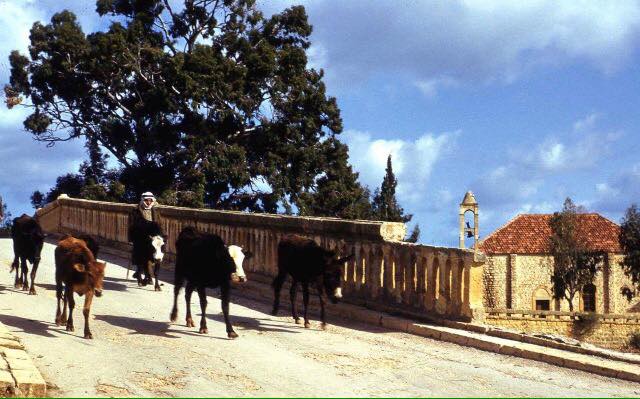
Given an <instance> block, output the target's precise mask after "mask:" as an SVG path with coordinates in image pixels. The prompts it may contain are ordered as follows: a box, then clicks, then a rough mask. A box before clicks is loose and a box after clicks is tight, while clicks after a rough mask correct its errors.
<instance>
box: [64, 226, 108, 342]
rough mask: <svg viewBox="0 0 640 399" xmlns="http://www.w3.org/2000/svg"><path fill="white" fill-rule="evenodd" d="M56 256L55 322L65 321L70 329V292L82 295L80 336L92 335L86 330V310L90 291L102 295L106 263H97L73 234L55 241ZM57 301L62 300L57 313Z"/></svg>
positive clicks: (71, 305)
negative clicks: (81, 332)
mask: <svg viewBox="0 0 640 399" xmlns="http://www.w3.org/2000/svg"><path fill="white" fill-rule="evenodd" d="M55 259H56V295H57V298H58V308H57V310H56V325H58V326H61V325H63V324H65V323H66V325H67V331H74V328H73V308H74V306H75V301H74V299H73V293H74V292H75V293H77V294H78V295H80V296H82V295H85V298H84V307H83V309H82V313H83V314H84V337H85V338H89V339H91V338H93V336H92V335H91V330H90V329H89V311H90V309H91V301H92V300H93V294H94V293H95V295H96V296H98V297H99V296H101V295H102V280H103V278H104V269H105V266H106V264H105V263H103V262H97V261H96V260H95V258H94V256H93V253H92V252H91V250H90V249H89V248H87V244H86V243H85V242H84V241H83V240H79V239H77V238H74V237H65V238H63V239H62V240H60V241H59V242H58V247H57V248H56V251H55ZM63 283H64V297H63V296H62V284H63ZM60 300H63V301H64V310H63V311H62V312H60ZM67 303H69V318H68V319H67Z"/></svg>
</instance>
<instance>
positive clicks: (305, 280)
mask: <svg viewBox="0 0 640 399" xmlns="http://www.w3.org/2000/svg"><path fill="white" fill-rule="evenodd" d="M353 256H354V255H349V256H347V257H344V258H340V259H338V258H337V257H336V253H335V251H330V250H327V249H324V248H322V247H321V246H319V245H318V244H316V242H315V241H313V240H312V239H310V238H306V237H302V236H298V235H287V236H284V237H283V238H282V239H281V240H280V243H278V275H277V276H276V278H275V279H274V280H273V284H272V285H273V289H274V296H275V298H274V300H273V310H272V314H273V315H274V316H275V315H277V314H278V308H279V307H280V290H281V289H282V284H284V282H285V280H286V279H287V275H288V274H290V275H291V277H293V282H292V283H291V289H290V291H289V293H290V298H291V314H292V316H293V319H294V320H295V321H296V324H299V323H300V318H299V317H298V313H297V312H296V287H297V284H298V282H299V283H301V284H302V295H303V299H304V326H305V328H309V327H310V326H311V324H310V323H309V318H308V317H307V307H308V305H309V284H313V285H315V287H316V289H317V290H318V297H319V298H320V319H321V320H322V328H323V329H324V328H325V327H326V322H325V318H324V300H323V299H322V293H323V291H324V292H326V294H327V296H328V297H329V299H330V300H331V302H333V303H337V302H338V300H340V299H341V298H342V286H341V282H342V265H343V264H344V262H346V261H348V260H350V259H351V258H353Z"/></svg>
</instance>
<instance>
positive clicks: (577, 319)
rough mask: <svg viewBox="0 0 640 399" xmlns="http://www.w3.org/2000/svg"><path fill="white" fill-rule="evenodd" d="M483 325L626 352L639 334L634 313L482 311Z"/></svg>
mask: <svg viewBox="0 0 640 399" xmlns="http://www.w3.org/2000/svg"><path fill="white" fill-rule="evenodd" d="M485 322H486V323H487V324H491V325H494V326H498V327H502V328H508V329H511V330H516V331H521V332H526V333H545V334H556V335H563V336H566V337H572V338H575V339H578V340H580V341H583V342H588V343H591V344H594V345H598V346H601V347H605V348H610V349H628V348H629V340H630V339H631V336H632V335H633V334H640V316H639V315H637V314H602V315H595V314H592V313H575V312H574V313H569V312H540V311H539V312H535V311H515V310H514V311H508V310H507V309H486V318H485Z"/></svg>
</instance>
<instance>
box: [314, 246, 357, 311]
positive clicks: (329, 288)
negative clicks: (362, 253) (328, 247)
mask: <svg viewBox="0 0 640 399" xmlns="http://www.w3.org/2000/svg"><path fill="white" fill-rule="evenodd" d="M353 257H354V255H353V254H351V255H349V256H345V257H344V258H338V257H336V255H335V252H333V251H328V252H327V253H326V254H325V257H324V272H323V273H322V279H323V283H324V289H325V291H326V293H327V296H328V297H329V300H331V302H333V303H338V301H339V300H340V299H342V266H343V265H344V262H347V261H349V260H351V259H352V258H353Z"/></svg>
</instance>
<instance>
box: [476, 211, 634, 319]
mask: <svg viewBox="0 0 640 399" xmlns="http://www.w3.org/2000/svg"><path fill="white" fill-rule="evenodd" d="M551 217H552V215H550V214H535V215H532V214H523V215H518V216H516V217H515V218H513V219H512V220H511V221H509V222H508V223H507V224H505V225H504V226H502V227H500V228H499V229H497V230H496V231H494V232H493V233H491V234H490V235H489V236H487V237H486V238H484V239H483V240H482V241H480V243H479V249H480V250H481V251H482V252H483V253H484V254H485V255H486V260H487V262H486V264H485V269H484V284H485V295H484V302H485V303H484V304H485V307H486V308H494V309H505V308H506V309H515V310H562V311H568V310H569V303H568V301H567V300H566V299H563V300H559V301H558V300H554V299H553V298H552V293H553V291H552V284H551V275H552V273H553V257H552V256H550V254H549V249H548V248H549V237H550V236H551V226H550V225H549V221H550V220H551ZM578 218H579V219H578V220H579V221H578V233H579V234H581V235H582V236H583V237H584V238H585V240H586V242H587V245H588V246H589V247H590V248H591V249H593V250H598V251H603V252H605V253H606V256H605V259H604V262H603V265H602V268H601V271H600V272H598V274H597V275H596V278H595V280H594V283H593V284H592V285H590V286H588V287H586V288H585V290H583V292H581V293H579V294H577V295H576V299H575V300H574V310H576V311H595V312H598V313H628V312H635V311H640V304H638V300H634V301H632V302H629V301H627V299H626V297H625V296H623V295H622V294H621V289H622V288H623V287H630V286H631V282H630V280H629V279H628V278H627V277H626V276H625V275H624V273H623V270H622V267H621V266H620V261H621V260H622V253H621V252H622V251H621V248H620V243H619V241H618V233H619V231H620V226H618V225H617V224H615V223H614V222H612V221H610V220H608V219H606V218H604V217H603V216H601V215H599V214H597V213H585V214H579V215H578Z"/></svg>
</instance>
